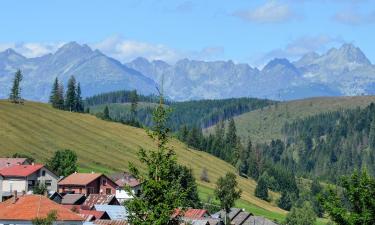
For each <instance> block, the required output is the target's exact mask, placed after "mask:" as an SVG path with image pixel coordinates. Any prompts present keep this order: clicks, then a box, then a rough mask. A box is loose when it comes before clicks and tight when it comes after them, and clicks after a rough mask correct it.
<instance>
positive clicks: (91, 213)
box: [79, 209, 109, 221]
mask: <svg viewBox="0 0 375 225" xmlns="http://www.w3.org/2000/svg"><path fill="white" fill-rule="evenodd" d="M79 215H80V216H82V217H83V218H84V219H85V220H86V221H92V220H98V219H107V218H108V217H109V216H108V214H107V213H106V212H102V211H96V210H83V209H80V210H79Z"/></svg>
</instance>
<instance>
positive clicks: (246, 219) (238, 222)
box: [212, 208, 278, 225]
mask: <svg viewBox="0 0 375 225" xmlns="http://www.w3.org/2000/svg"><path fill="white" fill-rule="evenodd" d="M212 218H216V219H221V220H224V218H225V212H224V210H220V211H219V212H217V213H215V214H213V215H212ZM228 218H229V219H230V221H231V224H232V225H242V224H251V225H278V224H277V223H275V222H273V221H271V220H268V219H266V218H264V217H261V216H254V215H253V214H252V213H248V212H246V211H245V210H243V209H239V208H231V209H230V212H229V213H228Z"/></svg>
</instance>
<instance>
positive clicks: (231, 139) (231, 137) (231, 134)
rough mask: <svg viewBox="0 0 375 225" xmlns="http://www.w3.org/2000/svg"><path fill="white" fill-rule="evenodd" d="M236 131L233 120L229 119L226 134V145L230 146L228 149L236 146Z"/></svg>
mask: <svg viewBox="0 0 375 225" xmlns="http://www.w3.org/2000/svg"><path fill="white" fill-rule="evenodd" d="M237 141H238V139H237V129H236V124H235V122H234V119H233V118H231V119H230V120H229V124H228V131H227V134H226V144H228V145H229V146H230V148H232V149H234V148H236V146H237Z"/></svg>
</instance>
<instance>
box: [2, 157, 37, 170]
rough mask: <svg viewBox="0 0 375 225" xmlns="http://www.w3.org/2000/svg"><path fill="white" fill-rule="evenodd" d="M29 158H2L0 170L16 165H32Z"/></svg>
mask: <svg viewBox="0 0 375 225" xmlns="http://www.w3.org/2000/svg"><path fill="white" fill-rule="evenodd" d="M30 164H31V162H30V161H29V160H28V159H27V158H0V170H1V169H3V168H5V167H10V166H15V165H30Z"/></svg>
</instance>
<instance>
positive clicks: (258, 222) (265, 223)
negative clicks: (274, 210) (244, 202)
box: [243, 216, 278, 225]
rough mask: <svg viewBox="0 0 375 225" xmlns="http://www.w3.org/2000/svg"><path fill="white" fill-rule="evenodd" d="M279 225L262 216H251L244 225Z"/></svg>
mask: <svg viewBox="0 0 375 225" xmlns="http://www.w3.org/2000/svg"><path fill="white" fill-rule="evenodd" d="M254 224H255V225H278V224H277V223H275V222H273V221H271V220H269V219H266V218H264V217H261V216H251V217H250V218H249V219H247V220H246V221H245V222H244V223H243V225H254Z"/></svg>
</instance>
